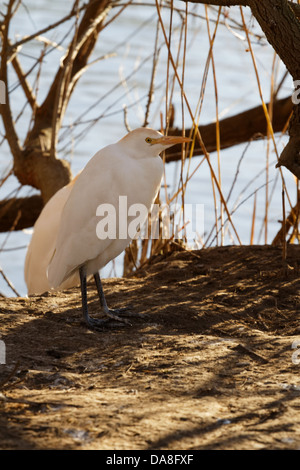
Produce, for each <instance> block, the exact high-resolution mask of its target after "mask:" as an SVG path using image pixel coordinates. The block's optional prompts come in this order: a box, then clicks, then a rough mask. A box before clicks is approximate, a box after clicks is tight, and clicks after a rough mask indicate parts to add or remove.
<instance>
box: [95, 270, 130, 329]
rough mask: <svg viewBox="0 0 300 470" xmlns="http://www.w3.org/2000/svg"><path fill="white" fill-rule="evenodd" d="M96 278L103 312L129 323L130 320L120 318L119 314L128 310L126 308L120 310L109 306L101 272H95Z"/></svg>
mask: <svg viewBox="0 0 300 470" xmlns="http://www.w3.org/2000/svg"><path fill="white" fill-rule="evenodd" d="M94 279H95V283H96V287H97V291H98V295H99V299H100V304H101V307H102V310H103V312H104V313H105V314H106V315H108V316H109V317H110V318H113V319H114V320H117V321H120V322H122V323H129V321H128V320H126V319H123V318H120V317H119V316H118V314H120V313H122V311H126V310H127V309H126V308H125V309H118V310H112V309H110V308H108V306H107V303H106V299H105V295H104V292H103V287H102V282H101V279H100V275H99V273H96V274H94Z"/></svg>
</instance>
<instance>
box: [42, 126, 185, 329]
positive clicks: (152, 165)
mask: <svg viewBox="0 0 300 470" xmlns="http://www.w3.org/2000/svg"><path fill="white" fill-rule="evenodd" d="M188 141H190V139H188V138H186V137H177V136H176V137H175V136H164V135H162V134H161V133H160V132H157V131H155V130H153V129H148V128H139V129H135V130H134V131H132V132H129V133H128V134H127V135H126V136H125V137H123V138H122V139H121V140H119V141H118V142H117V143H115V144H112V145H108V146H107V147H105V148H103V149H102V150H100V151H99V152H97V153H96V154H95V156H94V157H93V158H92V159H91V160H90V161H89V162H88V163H87V165H86V166H85V168H84V169H83V170H82V172H81V173H80V175H79V176H78V177H77V179H76V181H75V182H74V184H72V188H71V191H70V193H69V195H68V198H67V200H66V203H65V204H64V207H63V210H62V214H61V218H60V221H59V228H58V234H57V238H56V243H55V249H54V252H53V255H52V258H51V261H50V263H49V266H48V273H47V275H48V280H49V284H50V285H51V287H53V288H55V289H57V288H59V286H61V285H62V283H65V282H66V281H67V280H68V279H69V278H70V277H71V276H74V275H76V273H78V271H79V277H80V284H81V294H82V309H83V317H84V320H85V322H86V323H87V325H88V327H89V328H91V329H98V328H101V327H102V326H103V324H104V323H106V321H107V319H102V320H100V319H93V318H91V317H90V316H89V313H88V304H87V285H86V279H87V276H91V275H93V276H94V279H95V283H96V287H97V290H98V294H99V299H100V304H101V307H102V311H103V313H104V314H106V315H107V316H108V317H111V318H114V319H116V320H119V321H124V320H121V319H120V317H119V316H118V315H117V314H118V313H120V310H110V309H109V308H108V306H107V303H106V300H105V296H104V292H103V289H102V284H101V279H100V275H99V270H100V269H101V268H103V267H104V266H105V265H106V264H107V263H108V262H109V261H111V260H112V259H114V258H115V257H117V256H118V255H119V254H120V253H121V252H122V251H123V250H124V249H125V248H126V246H127V245H128V244H129V243H130V241H131V238H132V236H130V235H129V234H128V232H127V233H126V235H125V236H124V235H123V236H122V237H121V236H120V233H119V232H120V229H121V227H120V220H121V219H120V216H124V214H123V213H121V212H122V211H123V210H124V208H121V207H119V197H120V196H126V201H127V207H128V208H129V207H133V205H134V204H140V205H143V207H146V209H147V211H149V210H150V208H151V205H152V203H153V201H154V199H155V196H156V194H157V192H158V190H159V187H160V184H161V179H162V175H163V163H162V160H161V158H160V156H159V154H160V153H161V152H162V151H163V150H165V149H167V148H169V147H171V146H173V145H175V144H178V143H183V142H188ZM100 205H102V208H104V209H105V208H109V207H113V208H114V209H115V212H114V215H115V220H114V221H113V222H114V224H115V225H114V229H115V230H113V231H112V232H114V233H115V234H116V236H112V237H111V236H110V237H107V238H105V237H101V238H99V234H97V224H98V223H99V216H98V215H97V208H98V207H99V206H100ZM102 215H104V214H102ZM145 219H146V216H145V217H144V221H145ZM130 220H131V221H132V217H130V216H129V215H128V214H127V221H128V222H129V221H130ZM144 221H143V222H144Z"/></svg>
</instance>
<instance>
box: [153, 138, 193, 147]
mask: <svg viewBox="0 0 300 470" xmlns="http://www.w3.org/2000/svg"><path fill="white" fill-rule="evenodd" d="M191 141H192V139H190V138H189V137H182V136H179V135H164V136H162V137H159V138H158V139H155V141H154V142H153V143H154V144H161V145H166V146H168V147H171V146H172V145H176V144H183V143H184V142H191Z"/></svg>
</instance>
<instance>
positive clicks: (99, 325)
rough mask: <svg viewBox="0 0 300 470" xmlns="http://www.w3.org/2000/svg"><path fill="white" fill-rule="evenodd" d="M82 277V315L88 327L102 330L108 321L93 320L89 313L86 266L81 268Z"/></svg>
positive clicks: (80, 274)
mask: <svg viewBox="0 0 300 470" xmlns="http://www.w3.org/2000/svg"><path fill="white" fill-rule="evenodd" d="M79 276H80V287H81V299H82V313H83V318H84V321H85V322H86V324H87V326H88V327H89V328H91V329H92V330H97V329H102V327H103V326H104V324H105V323H106V322H107V320H100V319H95V318H91V317H90V316H89V312H88V303H87V285H86V269H85V267H84V266H81V267H80V268H79Z"/></svg>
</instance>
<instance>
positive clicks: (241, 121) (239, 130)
mask: <svg viewBox="0 0 300 470" xmlns="http://www.w3.org/2000/svg"><path fill="white" fill-rule="evenodd" d="M266 106H267V107H268V106H269V104H267V105H266ZM292 111H293V103H292V100H291V98H290V97H288V98H283V99H281V100H276V101H274V105H273V122H272V125H273V130H274V132H281V131H282V130H283V129H284V127H285V126H286V124H287V122H288V120H289V118H290V116H291V113H292ZM219 126H220V146H221V148H222V149H224V148H228V147H231V146H233V145H238V144H241V143H243V142H248V141H249V140H251V139H253V138H255V137H257V138H263V137H265V136H266V135H267V123H266V117H265V114H264V111H263V108H262V106H257V107H255V108H252V109H249V110H247V111H244V112H242V113H240V114H237V115H235V116H231V117H228V118H225V119H222V120H220V121H219ZM199 131H200V133H201V135H202V139H203V142H204V144H205V148H206V149H207V151H208V152H214V151H215V150H216V149H217V142H216V123H211V124H207V125H203V126H199ZM186 133H187V134H188V133H189V130H186ZM170 134H173V135H182V131H181V129H177V130H176V129H173V130H170ZM202 154H203V152H202V149H201V147H200V145H199V144H198V143H197V142H196V146H195V150H194V154H193V155H194V156H196V155H202ZM180 159H181V146H174V147H173V148H170V149H168V150H166V162H171V161H176V160H180Z"/></svg>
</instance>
